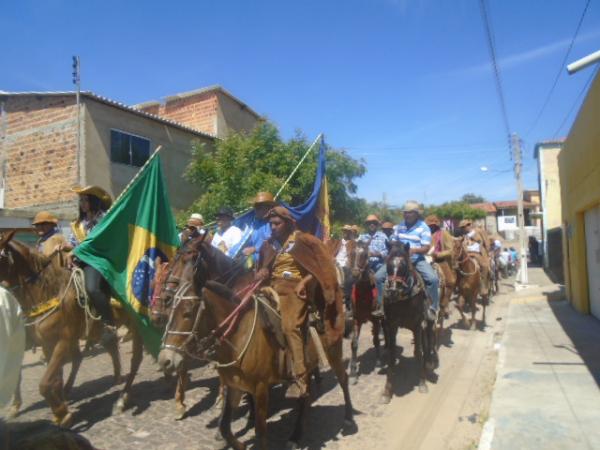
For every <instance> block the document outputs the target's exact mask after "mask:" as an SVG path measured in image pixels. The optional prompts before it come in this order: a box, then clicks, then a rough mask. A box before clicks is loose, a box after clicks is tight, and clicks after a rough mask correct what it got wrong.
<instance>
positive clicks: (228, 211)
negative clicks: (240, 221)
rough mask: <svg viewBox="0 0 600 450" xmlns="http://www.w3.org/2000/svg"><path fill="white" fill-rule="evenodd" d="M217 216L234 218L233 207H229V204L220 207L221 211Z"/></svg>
mask: <svg viewBox="0 0 600 450" xmlns="http://www.w3.org/2000/svg"><path fill="white" fill-rule="evenodd" d="M216 217H217V218H219V217H229V218H230V219H232V220H233V219H234V216H233V210H232V209H231V208H228V207H227V206H224V207H222V208H221V209H219V212H217V214H216Z"/></svg>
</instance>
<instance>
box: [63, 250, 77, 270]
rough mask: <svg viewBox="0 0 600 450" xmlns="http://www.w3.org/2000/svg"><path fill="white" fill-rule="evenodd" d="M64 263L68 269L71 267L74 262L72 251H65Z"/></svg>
mask: <svg viewBox="0 0 600 450" xmlns="http://www.w3.org/2000/svg"><path fill="white" fill-rule="evenodd" d="M65 264H66V266H67V267H68V268H69V269H72V268H73V266H74V265H75V263H74V262H73V253H67V254H66V255H65Z"/></svg>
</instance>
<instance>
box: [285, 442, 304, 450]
mask: <svg viewBox="0 0 600 450" xmlns="http://www.w3.org/2000/svg"><path fill="white" fill-rule="evenodd" d="M299 448H300V447H299V446H298V443H297V442H294V441H287V442H286V444H285V449H286V450H297V449H299Z"/></svg>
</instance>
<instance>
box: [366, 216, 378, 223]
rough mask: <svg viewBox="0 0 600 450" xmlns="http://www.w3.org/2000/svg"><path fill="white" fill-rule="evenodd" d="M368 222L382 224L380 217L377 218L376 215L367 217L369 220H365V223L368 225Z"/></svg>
mask: <svg viewBox="0 0 600 450" xmlns="http://www.w3.org/2000/svg"><path fill="white" fill-rule="evenodd" d="M368 222H377V223H380V222H379V217H377V216H376V215H375V214H369V215H368V216H367V218H366V219H365V223H368Z"/></svg>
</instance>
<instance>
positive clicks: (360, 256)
mask: <svg viewBox="0 0 600 450" xmlns="http://www.w3.org/2000/svg"><path fill="white" fill-rule="evenodd" d="M368 268H369V243H368V242H364V241H357V242H356V250H355V255H354V265H353V266H352V276H353V277H354V278H355V279H356V280H360V279H361V278H363V277H365V276H367V275H368V273H369V272H368V270H367V269H368Z"/></svg>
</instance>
